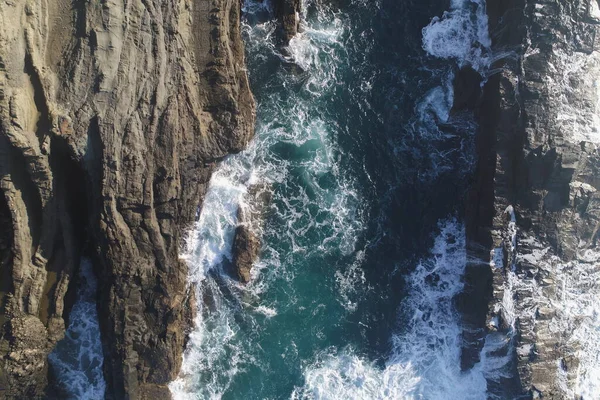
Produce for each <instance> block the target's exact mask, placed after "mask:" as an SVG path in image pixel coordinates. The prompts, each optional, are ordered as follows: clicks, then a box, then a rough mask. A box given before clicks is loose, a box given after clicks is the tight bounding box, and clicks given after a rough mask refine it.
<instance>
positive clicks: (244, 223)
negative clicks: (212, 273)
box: [232, 184, 272, 283]
mask: <svg viewBox="0 0 600 400" xmlns="http://www.w3.org/2000/svg"><path fill="white" fill-rule="evenodd" d="M271 199H272V192H271V190H270V187H269V185H267V184H254V185H250V187H249V188H248V191H247V192H246V196H245V199H244V202H243V203H242V204H241V205H240V208H239V209H238V213H237V218H238V226H237V227H236V229H235V237H234V240H233V251H232V253H233V266H234V269H235V273H236V275H237V278H238V279H239V280H240V282H243V283H248V282H249V281H250V273H251V271H252V265H253V264H254V263H255V262H256V260H257V259H258V256H259V255H260V249H261V245H262V241H261V238H260V236H261V231H262V226H263V224H264V219H265V213H266V210H267V208H268V206H269V204H270V203H271Z"/></svg>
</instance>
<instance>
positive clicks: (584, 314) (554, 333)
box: [466, 0, 600, 399]
mask: <svg viewBox="0 0 600 400" xmlns="http://www.w3.org/2000/svg"><path fill="white" fill-rule="evenodd" d="M487 8H488V15H489V23H490V25H489V26H490V35H491V37H492V40H493V49H494V53H495V54H496V56H497V61H495V63H494V65H493V66H492V69H491V74H490V76H489V77H488V80H487V83H486V85H485V87H484V93H483V99H482V102H481V104H480V108H479V115H480V132H479V134H478V138H477V148H478V155H479V162H478V166H477V172H476V175H475V182H474V185H473V186H474V187H473V190H472V192H471V193H470V196H469V199H468V201H467V217H468V220H467V225H468V226H467V234H468V241H469V248H470V253H471V257H470V259H471V260H473V262H472V265H470V266H469V269H468V273H467V277H466V278H467V281H468V282H470V287H471V291H472V293H473V294H477V296H476V297H473V298H472V301H473V302H474V303H476V304H477V303H478V304H484V305H487V307H486V306H483V307H481V306H473V310H474V313H472V314H471V316H474V317H473V321H471V322H472V324H471V325H470V328H471V333H472V332H477V333H476V335H471V336H470V337H471V338H473V337H475V339H474V340H473V341H471V344H472V345H473V343H474V342H477V345H476V346H475V347H477V346H478V347H479V349H481V348H482V347H483V346H484V343H485V341H486V340H488V342H489V341H490V338H491V335H494V334H498V333H500V334H502V335H504V336H505V337H506V341H505V345H503V346H501V348H497V349H495V351H494V353H492V354H486V356H495V357H501V356H504V355H506V357H505V359H506V360H509V361H507V363H506V364H505V365H504V368H505V372H506V370H509V372H510V373H509V374H508V375H507V376H512V377H513V378H512V379H511V378H507V377H504V378H499V379H497V380H496V381H495V382H490V384H491V385H489V386H491V387H492V389H493V388H494V385H496V389H499V386H502V385H504V386H510V387H511V389H510V391H511V396H513V397H512V398H514V397H516V396H519V395H524V396H526V397H533V398H539V397H543V398H545V399H565V398H578V397H580V396H581V395H582V394H584V392H585V390H586V389H585V386H586V383H585V381H586V379H588V378H589V376H587V375H588V374H589V373H590V372H591V371H590V368H593V365H584V364H585V362H586V361H585V358H586V357H587V355H586V353H587V352H589V351H593V350H591V349H589V348H587V347H586V346H587V345H586V343H585V342H586V340H587V339H586V335H587V336H589V334H591V332H587V333H585V332H586V329H587V328H586V327H587V326H591V325H593V324H594V323H595V322H597V321H595V322H594V321H593V319H594V315H593V313H591V312H590V311H589V310H587V309H586V307H585V305H582V304H583V303H584V302H587V303H590V302H593V301H594V299H600V286H599V284H598V283H597V281H598V279H595V278H594V277H596V278H598V276H599V275H598V272H599V271H600V256H599V255H598V250H597V245H598V243H597V242H598V231H599V228H600V192H599V189H600V171H599V169H600V151H599V148H600V132H599V129H600V114H599V112H600V102H599V101H600V93H599V92H598V89H597V87H598V82H597V77H598V76H600V53H599V51H598V49H599V45H600V41H599V40H600V35H597V31H598V28H599V25H598V24H599V23H600V11H599V10H600V7H599V6H598V3H597V1H596V0H591V1H587V0H573V1H568V2H565V1H559V0H548V1H543V2H538V1H525V0H509V1H499V0H488V1H487ZM487 265H490V266H489V267H487ZM578 302H581V303H582V304H578ZM590 324H591V325H590ZM582 332H583V333H585V334H582ZM592 340H594V339H593V338H592ZM467 347H468V346H467ZM472 347H473V346H471V348H472Z"/></svg>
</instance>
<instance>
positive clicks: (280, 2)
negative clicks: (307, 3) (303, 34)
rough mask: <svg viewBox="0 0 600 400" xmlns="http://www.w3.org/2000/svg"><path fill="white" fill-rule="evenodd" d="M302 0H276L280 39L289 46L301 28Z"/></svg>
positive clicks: (274, 6)
mask: <svg viewBox="0 0 600 400" xmlns="http://www.w3.org/2000/svg"><path fill="white" fill-rule="evenodd" d="M300 7H301V0H275V1H274V2H273V9H274V12H275V16H276V17H277V21H278V22H279V39H280V41H281V43H282V44H283V45H285V46H287V45H288V44H289V42H290V40H291V39H292V38H293V37H294V36H296V34H297V33H298V30H299V28H300V10H301V8H300Z"/></svg>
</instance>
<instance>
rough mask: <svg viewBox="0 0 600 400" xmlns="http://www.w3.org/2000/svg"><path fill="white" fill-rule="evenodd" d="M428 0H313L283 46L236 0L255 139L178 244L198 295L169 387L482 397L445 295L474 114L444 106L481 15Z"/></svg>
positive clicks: (211, 394)
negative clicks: (254, 221)
mask: <svg viewBox="0 0 600 400" xmlns="http://www.w3.org/2000/svg"><path fill="white" fill-rule="evenodd" d="M439 3H440V2H439V1H433V0H432V1H429V2H427V1H426V2H416V1H414V2H411V1H408V2H404V3H403V4H396V2H391V1H358V0H355V1H340V2H339V3H338V4H337V5H336V8H333V7H330V6H325V5H323V4H322V3H321V2H319V1H306V2H305V3H304V5H305V14H304V15H303V22H304V23H303V32H302V33H301V34H300V35H298V36H297V37H296V38H294V39H293V40H292V42H291V43H290V46H289V48H288V49H287V50H288V51H287V52H286V54H285V55H283V54H281V53H280V51H279V50H278V48H277V47H276V46H275V42H274V38H275V29H276V26H275V24H274V22H273V21H272V20H271V18H270V13H269V6H268V3H246V5H245V21H244V37H245V41H246V48H247V60H248V70H249V73H250V78H251V82H252V89H253V92H254V94H255V97H256V100H257V104H258V111H257V112H258V115H257V127H256V138H255V139H254V141H253V142H252V143H251V144H250V146H249V148H248V149H247V150H245V151H244V152H242V153H240V154H237V155H233V156H230V157H228V158H227V159H226V160H224V161H223V163H222V164H221V165H220V167H219V169H218V170H217V172H216V173H215V175H214V176H213V178H212V180H211V184H210V188H209V191H208V194H207V196H206V199H205V203H204V204H203V208H202V211H201V214H200V218H199V221H198V223H197V225H196V227H195V229H194V230H193V231H192V232H191V233H190V237H189V238H188V243H187V246H186V250H185V252H184V254H183V256H184V257H185V258H186V259H187V261H188V264H189V266H190V282H191V284H192V285H194V286H195V288H196V295H197V298H198V299H201V300H200V301H199V306H198V307H199V309H198V316H197V319H196V328H195V330H194V332H193V333H192V335H191V338H190V342H189V344H188V348H187V350H186V353H185V356H184V362H183V367H182V373H181V375H180V377H179V379H178V380H176V381H175V382H173V383H172V384H171V390H172V392H173V394H174V396H175V398H177V399H280V398H297V399H300V398H318V399H341V398H353V399H387V398H428V399H429V398H431V399H442V398H464V399H467V398H471V399H481V398H486V379H485V375H486V374H487V373H488V372H489V371H485V369H484V368H483V367H482V366H480V367H478V368H476V369H474V370H473V371H468V372H466V373H463V372H461V371H460V343H459V341H460V333H461V328H460V326H459V320H460V318H459V316H458V315H457V313H456V310H455V309H454V305H453V298H454V296H455V295H456V294H457V293H459V292H460V291H461V290H462V283H461V276H462V272H463V271H464V266H465V264H466V256H465V251H464V229H463V228H462V225H461V223H460V220H459V219H458V220H457V219H455V217H454V216H458V217H460V215H459V214H460V211H459V210H460V197H461V195H462V193H463V192H464V190H465V188H466V180H467V177H468V176H469V173H470V171H471V168H472V166H473V163H474V150H473V135H474V132H475V128H476V127H475V124H474V122H473V118H472V116H470V115H457V116H454V115H451V112H450V108H451V105H452V100H453V89H452V85H451V83H452V79H453V76H454V73H455V72H456V70H457V68H459V67H460V66H462V65H466V64H469V65H473V66H474V67H475V68H477V69H478V70H480V71H481V72H482V73H484V72H485V68H486V65H487V53H486V51H487V50H486V48H487V47H489V38H487V20H486V18H485V9H484V7H483V6H481V4H480V3H478V2H471V1H454V2H453V3H452V4H439ZM445 10H447V11H448V12H446V13H444V11H445ZM436 15H437V16H439V17H440V18H435V19H434V18H433V17H434V16H436ZM423 28H425V29H423ZM449 49H454V51H449ZM255 184H260V187H262V188H263V190H269V191H271V192H272V195H273V202H272V203H271V204H270V206H269V210H268V213H267V217H266V221H265V225H264V226H256V227H253V229H256V230H257V231H258V233H259V234H260V235H261V236H262V238H263V250H262V253H261V257H260V260H259V261H258V263H257V265H256V266H255V268H254V270H253V279H252V281H251V282H250V284H248V285H247V286H243V285H240V284H238V283H237V282H236V281H235V280H234V279H232V278H230V277H229V275H228V274H227V270H228V264H229V263H230V261H231V257H232V255H231V244H232V240H233V233H234V230H235V226H236V224H237V221H236V214H237V209H238V207H240V206H242V207H251V206H252V205H251V204H248V203H247V199H246V197H245V193H246V192H247V190H248V187H251V186H252V185H255ZM442 193H443V196H440V194H442ZM448 394H450V395H451V396H455V397H447V396H448Z"/></svg>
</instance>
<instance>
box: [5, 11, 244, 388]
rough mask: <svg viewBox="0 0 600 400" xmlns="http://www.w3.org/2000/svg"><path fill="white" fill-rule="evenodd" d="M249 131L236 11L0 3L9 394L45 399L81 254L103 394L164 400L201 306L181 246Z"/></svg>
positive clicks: (242, 54) (7, 379)
mask: <svg viewBox="0 0 600 400" xmlns="http://www.w3.org/2000/svg"><path fill="white" fill-rule="evenodd" d="M253 126H254V103H253V99H252V95H251V93H250V89H249V86H248V79H247V76H246V72H245V61H244V48H243V43H242V40H241V37H240V3H239V2H238V1H229V0H207V1H202V2H198V1H192V0H182V1H180V0H166V1H158V0H133V1H124V0H107V1H102V2H99V1H88V2H85V1H81V2H75V3H73V2H71V1H67V0H49V1H43V2H37V1H28V0H21V1H11V2H4V1H3V2H1V3H0V191H1V193H0V195H1V196H0V197H2V201H0V218H1V222H2V235H0V237H1V238H0V257H1V258H0V261H1V264H0V278H1V280H2V282H1V283H0V323H1V325H2V327H1V328H0V370H1V372H0V385H1V387H0V389H2V395H3V396H4V397H5V398H38V397H42V396H43V395H44V392H43V391H44V389H45V387H46V380H47V378H46V376H47V373H46V371H47V368H48V365H47V360H46V357H47V355H48V353H49V352H50V351H51V349H52V348H53V346H54V344H55V343H56V341H58V340H59V339H60V338H61V337H62V336H63V334H64V330H65V324H66V322H67V319H68V311H69V309H70V303H71V301H70V300H69V299H70V298H72V295H69V293H74V292H75V290H74V289H75V288H73V284H72V283H73V282H74V280H73V277H74V276H76V272H77V268H78V265H79V263H80V258H81V256H82V253H83V252H86V253H87V255H88V256H90V257H91V258H92V259H93V261H94V266H95V271H96V273H97V275H98V279H99V299H98V300H99V301H98V308H99V318H100V325H101V330H102V332H101V333H102V341H103V344H104V349H105V365H104V369H105V376H106V378H107V383H108V393H107V396H108V397H109V398H116V399H122V398H149V397H156V396H163V397H168V396H169V392H168V389H167V386H166V385H167V384H168V383H169V382H170V381H171V380H172V379H173V378H174V377H175V376H176V375H177V373H178V370H179V365H180V362H181V353H182V351H183V346H184V341H185V335H186V331H187V329H188V327H189V326H190V324H191V321H192V317H193V316H192V315H191V313H192V312H193V311H192V310H194V309H195V308H194V307H189V306H188V302H190V301H193V298H192V295H191V294H190V293H188V292H187V291H186V277H187V266H186V265H185V264H184V263H183V262H181V261H180V260H179V259H178V250H179V246H180V241H181V237H182V235H183V233H184V232H183V231H184V230H185V229H186V228H187V226H188V225H189V224H190V223H191V221H192V220H193V217H194V214H195V211H196V207H197V205H198V204H199V202H201V200H202V197H203V194H204V192H205V190H206V186H207V184H208V180H209V178H210V174H211V171H212V169H213V167H214V161H215V160H218V159H220V158H222V157H223V156H225V155H226V154H228V153H230V152H235V151H239V150H241V149H242V148H244V146H245V145H246V143H247V142H248V141H249V140H250V138H251V136H252V134H253Z"/></svg>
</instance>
